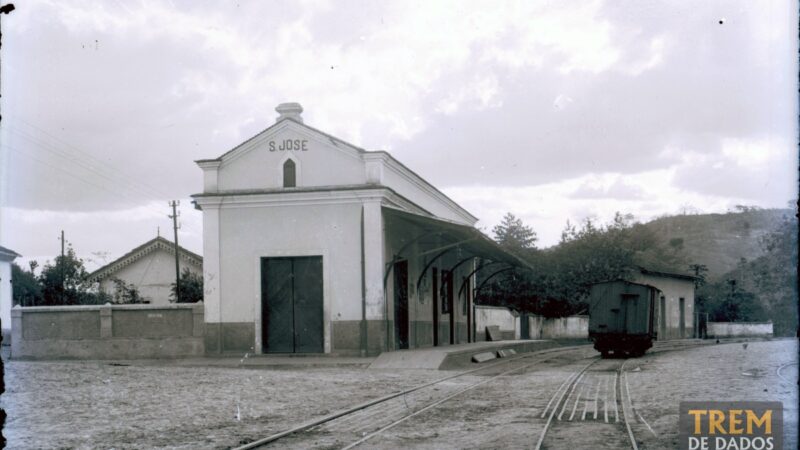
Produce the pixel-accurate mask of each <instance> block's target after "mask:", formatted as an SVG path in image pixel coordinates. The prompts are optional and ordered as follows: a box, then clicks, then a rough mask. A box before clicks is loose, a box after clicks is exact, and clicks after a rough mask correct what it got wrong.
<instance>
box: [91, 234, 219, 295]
mask: <svg viewBox="0 0 800 450" xmlns="http://www.w3.org/2000/svg"><path fill="white" fill-rule="evenodd" d="M187 268H188V269H189V271H191V272H192V273H195V274H198V275H201V274H202V272H203V269H202V267H198V266H196V265H194V264H190V263H188V262H187V261H186V260H185V259H184V258H181V261H180V270H181V272H183V271H184V269H187ZM113 278H119V279H120V280H123V281H125V282H126V283H131V284H133V285H134V286H136V288H137V289H138V290H139V294H140V295H141V296H142V297H143V298H144V299H146V300H149V301H150V303H151V304H153V305H168V304H169V303H170V302H169V296H170V292H171V286H172V284H173V283H175V257H174V256H173V254H171V253H169V252H168V251H166V250H164V249H161V248H159V249H156V250H153V251H151V252H150V253H148V254H147V255H145V256H143V257H141V258H139V259H137V260H136V261H134V262H133V263H131V264H129V265H127V266H125V267H123V268H122V269H120V270H119V271H117V272H115V273H113V274H111V275H110V276H109V277H108V278H105V279H103V280H102V281H101V282H100V289H102V290H104V291H105V292H107V293H109V294H111V295H113V294H114V290H115V285H114V281H113V280H112V279H113Z"/></svg>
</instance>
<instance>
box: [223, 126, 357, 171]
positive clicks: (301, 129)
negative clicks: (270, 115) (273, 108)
mask: <svg viewBox="0 0 800 450" xmlns="http://www.w3.org/2000/svg"><path fill="white" fill-rule="evenodd" d="M256 149H264V150H266V151H269V152H274V153H276V154H280V155H281V156H283V155H285V154H288V153H292V152H308V151H322V150H325V149H330V150H332V151H338V152H341V153H342V154H344V155H346V156H349V157H351V158H355V159H359V160H360V159H361V154H362V153H364V150H363V149H361V148H359V147H356V146H354V145H352V144H349V143H347V142H345V141H342V140H341V139H338V138H336V137H333V136H331V135H329V134H326V133H324V132H322V131H319V130H317V129H315V128H313V127H310V126H308V125H305V124H302V123H299V122H296V121H294V120H291V119H284V120H281V121H280V122H277V123H276V124H274V125H272V126H271V127H269V128H267V129H265V130H264V131H262V132H260V133H258V134H257V135H255V136H253V137H252V138H250V139H248V140H246V141H245V142H243V143H241V144H239V145H237V146H236V147H234V148H233V149H231V150H230V151H228V152H227V153H225V154H223V155H222V156H220V157H219V158H218V159H219V160H220V161H221V162H222V165H221V166H225V165H227V164H230V163H231V162H233V161H235V160H236V159H238V158H241V157H242V156H244V155H246V154H247V153H249V152H252V151H254V150H256Z"/></svg>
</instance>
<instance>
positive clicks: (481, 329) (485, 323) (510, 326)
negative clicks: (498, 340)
mask: <svg viewBox="0 0 800 450" xmlns="http://www.w3.org/2000/svg"><path fill="white" fill-rule="evenodd" d="M519 317H520V316H519V314H517V313H516V312H514V311H512V310H510V309H508V308H506V307H504V306H486V305H475V341H477V342H481V341H485V340H486V327H490V326H497V327H499V328H500V334H501V335H502V336H503V340H512V339H519Z"/></svg>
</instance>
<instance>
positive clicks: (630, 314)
mask: <svg viewBox="0 0 800 450" xmlns="http://www.w3.org/2000/svg"><path fill="white" fill-rule="evenodd" d="M638 317H639V295H638V294H622V295H621V301H620V314H619V319H620V322H621V323H620V327H619V330H620V331H621V332H622V333H625V334H637V333H641V330H640V329H641V325H640V323H641V321H639V320H638Z"/></svg>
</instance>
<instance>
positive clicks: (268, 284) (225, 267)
mask: <svg viewBox="0 0 800 450" xmlns="http://www.w3.org/2000/svg"><path fill="white" fill-rule="evenodd" d="M276 110H277V111H278V113H279V117H278V118H277V120H276V123H275V124H273V125H272V126H270V127H269V128H267V129H266V130H264V131H262V132H261V133H259V134H257V135H256V136H254V137H253V138H251V139H249V140H247V141H245V142H244V143H242V144H240V145H238V146H237V147H235V148H233V149H232V150H230V151H229V152H227V153H225V154H223V155H222V156H220V157H218V158H215V159H206V160H199V161H197V164H198V166H199V167H200V168H201V169H202V170H203V180H204V181H203V192H202V193H200V194H195V195H194V196H193V198H194V200H195V204H196V207H197V208H198V209H200V210H202V211H203V234H204V235H203V259H204V261H203V272H204V282H205V292H204V309H205V311H204V312H205V347H206V352H207V353H231V352H236V353H244V352H254V353H335V354H340V355H374V354H377V353H380V352H382V351H386V350H396V349H405V348H418V347H429V346H436V345H450V344H457V343H466V342H470V341H471V340H472V339H473V333H472V328H473V327H474V317H473V316H474V312H473V291H474V289H475V273H476V271H477V270H480V269H481V268H482V267H483V266H482V264H484V263H478V258H481V261H490V263H492V264H498V263H500V264H506V265H520V264H524V263H523V262H521V261H519V260H518V259H516V258H515V257H514V256H512V255H510V254H508V253H506V252H504V251H503V250H502V249H500V247H499V246H497V244H496V243H494V241H492V240H491V239H489V238H488V237H486V236H485V235H483V234H482V233H481V232H480V231H478V230H477V229H476V228H475V227H474V224H475V223H476V222H477V218H476V217H475V216H473V215H472V214H470V213H469V212H468V211H466V210H465V209H464V208H462V207H461V206H459V205H458V204H456V203H455V202H454V201H453V200H451V199H450V198H448V197H447V196H446V195H445V194H443V193H442V192H440V191H439V190H438V189H436V188H435V187H434V186H432V185H431V184H430V183H428V182H427V181H425V180H424V179H422V178H421V177H420V176H418V175H417V174H415V173H414V172H413V171H411V170H410V169H408V168H407V167H405V166H404V165H403V164H401V163H400V162H399V161H397V160H396V159H395V158H393V157H392V156H391V155H390V154H389V153H387V152H385V151H366V150H364V149H361V148H359V147H356V146H354V145H351V144H348V143H346V142H344V141H342V140H340V139H338V138H336V137H333V136H331V135H328V134H326V133H324V132H322V131H319V130H317V129H315V128H312V127H310V126H308V125H306V124H304V123H303V119H302V116H301V114H302V107H301V106H300V105H299V104H296V103H286V104H281V105H279V106H278V108H276ZM479 264H481V265H480V266H479Z"/></svg>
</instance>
